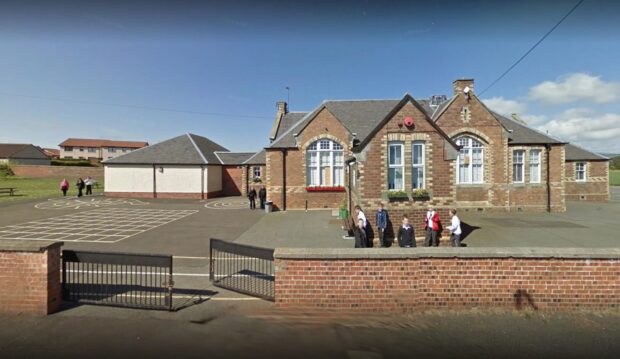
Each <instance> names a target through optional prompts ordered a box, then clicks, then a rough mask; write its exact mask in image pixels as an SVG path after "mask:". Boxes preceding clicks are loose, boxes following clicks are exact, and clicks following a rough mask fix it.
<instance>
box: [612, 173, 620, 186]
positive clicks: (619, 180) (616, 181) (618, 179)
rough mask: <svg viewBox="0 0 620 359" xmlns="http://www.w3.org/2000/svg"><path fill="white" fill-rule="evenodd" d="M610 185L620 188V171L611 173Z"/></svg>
mask: <svg viewBox="0 0 620 359" xmlns="http://www.w3.org/2000/svg"><path fill="white" fill-rule="evenodd" d="M609 184H610V185H612V186H620V170H611V171H609Z"/></svg>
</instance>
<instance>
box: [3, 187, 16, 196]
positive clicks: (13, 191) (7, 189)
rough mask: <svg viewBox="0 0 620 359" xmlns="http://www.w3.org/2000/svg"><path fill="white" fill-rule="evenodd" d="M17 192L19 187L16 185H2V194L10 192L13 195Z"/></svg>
mask: <svg viewBox="0 0 620 359" xmlns="http://www.w3.org/2000/svg"><path fill="white" fill-rule="evenodd" d="M15 192H17V189H16V188H14V187H0V194H8V195H9V196H13V195H14V194H15Z"/></svg>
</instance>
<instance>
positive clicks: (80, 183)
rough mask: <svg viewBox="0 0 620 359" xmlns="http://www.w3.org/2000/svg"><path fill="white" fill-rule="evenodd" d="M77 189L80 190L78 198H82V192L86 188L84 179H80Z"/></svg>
mask: <svg viewBox="0 0 620 359" xmlns="http://www.w3.org/2000/svg"><path fill="white" fill-rule="evenodd" d="M75 187H76V188H77V190H78V195H77V196H78V197H82V196H83V194H82V191H83V190H84V187H86V185H85V184H84V180H83V179H82V177H80V178H78V180H77V182H76V183H75Z"/></svg>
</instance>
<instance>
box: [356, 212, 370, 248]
mask: <svg viewBox="0 0 620 359" xmlns="http://www.w3.org/2000/svg"><path fill="white" fill-rule="evenodd" d="M353 235H354V236H355V248H366V247H368V236H367V235H366V229H365V228H364V221H363V220H362V219H358V220H357V225H356V226H355V228H354V229H353Z"/></svg>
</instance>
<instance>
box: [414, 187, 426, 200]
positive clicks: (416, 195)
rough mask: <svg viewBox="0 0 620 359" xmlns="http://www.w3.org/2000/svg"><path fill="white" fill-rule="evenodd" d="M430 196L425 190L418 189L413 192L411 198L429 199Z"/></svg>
mask: <svg viewBox="0 0 620 359" xmlns="http://www.w3.org/2000/svg"><path fill="white" fill-rule="evenodd" d="M428 196H429V194H428V191H427V190H426V189H424V188H417V189H414V190H412V191H411V197H413V198H427V197H428Z"/></svg>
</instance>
